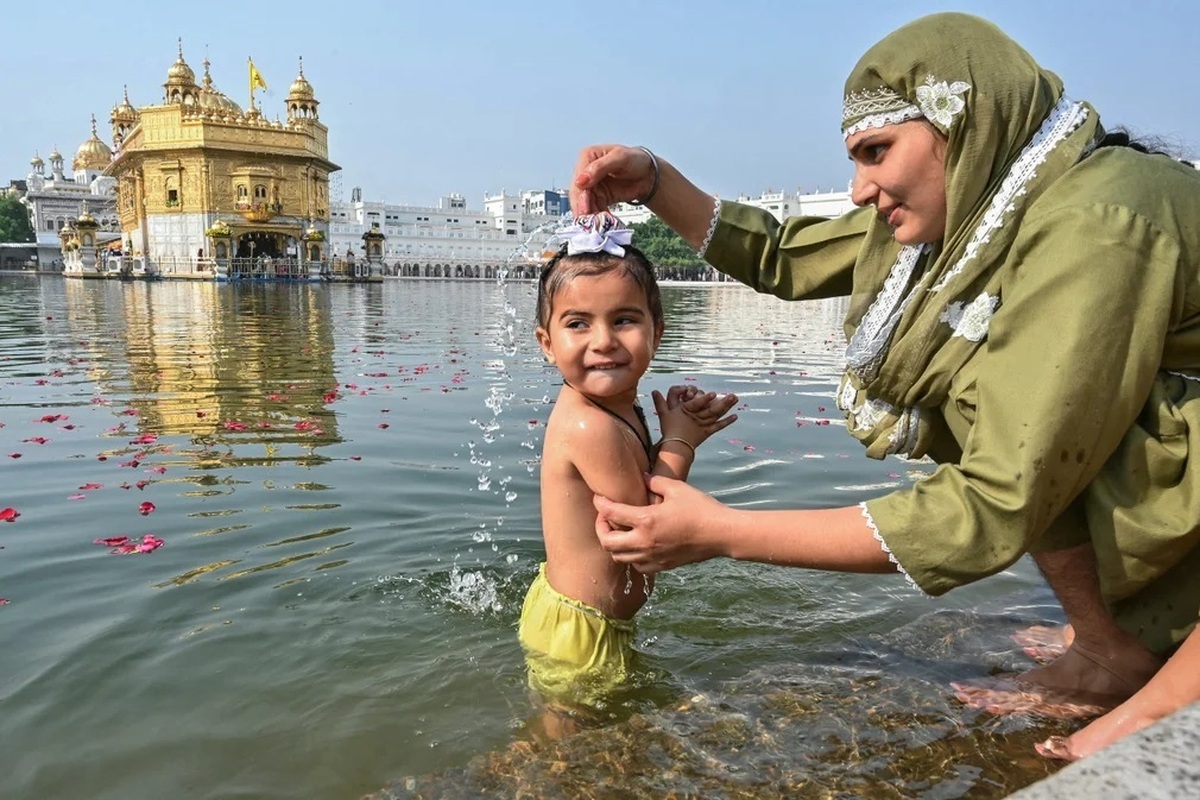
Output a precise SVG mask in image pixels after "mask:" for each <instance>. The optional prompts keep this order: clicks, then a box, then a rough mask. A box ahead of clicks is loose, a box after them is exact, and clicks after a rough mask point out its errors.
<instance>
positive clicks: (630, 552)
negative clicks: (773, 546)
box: [593, 475, 729, 575]
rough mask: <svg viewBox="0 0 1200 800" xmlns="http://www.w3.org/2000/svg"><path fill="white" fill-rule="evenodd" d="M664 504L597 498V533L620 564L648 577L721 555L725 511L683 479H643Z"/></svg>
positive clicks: (659, 477) (606, 548)
mask: <svg viewBox="0 0 1200 800" xmlns="http://www.w3.org/2000/svg"><path fill="white" fill-rule="evenodd" d="M646 486H647V487H648V488H649V489H650V492H651V493H653V494H656V495H658V496H660V497H661V498H662V502H660V503H659V504H657V505H649V506H629V505H624V504H623V503H614V502H613V501H611V500H609V499H607V498H604V497H601V496H599V495H596V497H595V499H594V501H593V502H594V503H595V506H596V512H597V513H596V535H597V536H598V537H599V538H600V544H601V546H603V547H604V549H605V550H608V552H609V553H610V554H611V555H612V557H613V560H614V561H616V562H618V563H620V564H632V565H633V566H634V567H635V568H636V569H637V570H638V572H641V573H643V574H645V575H652V574H654V573H656V572H662V571H663V570H668V569H674V568H675V567H678V566H681V565H683V564H693V563H695V562H697V561H707V560H708V559H710V558H715V557H716V556H720V555H724V552H723V550H722V543H721V542H720V534H721V531H722V529H723V523H722V521H721V519H722V516H723V515H724V514H726V513H728V512H729V509H728V508H727V507H726V506H724V505H722V504H721V503H719V502H717V501H716V500H714V499H713V498H711V497H709V496H708V495H707V494H705V493H704V492H702V491H700V490H699V489H695V488H693V487H691V486H688V485H687V484H686V483H684V482H683V481H677V480H672V479H670V478H664V477H661V476H657V475H656V476H654V477H652V478H649V479H648V480H647V481H646Z"/></svg>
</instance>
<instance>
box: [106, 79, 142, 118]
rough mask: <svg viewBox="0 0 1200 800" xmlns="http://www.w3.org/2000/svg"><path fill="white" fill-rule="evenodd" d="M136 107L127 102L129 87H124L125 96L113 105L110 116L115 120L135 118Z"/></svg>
mask: <svg viewBox="0 0 1200 800" xmlns="http://www.w3.org/2000/svg"><path fill="white" fill-rule="evenodd" d="M137 115H138V113H137V109H136V108H134V107H133V104H132V103H130V102H129V87H128V86H126V87H125V97H124V98H123V99H122V100H121V102H120V103H118V104H117V105H115V106H113V110H112V115H111V118H112V120H113V121H114V122H115V121H116V120H134V119H137Z"/></svg>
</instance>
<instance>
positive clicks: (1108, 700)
mask: <svg viewBox="0 0 1200 800" xmlns="http://www.w3.org/2000/svg"><path fill="white" fill-rule="evenodd" d="M1162 664H1163V660H1162V659H1161V658H1159V657H1158V656H1156V655H1154V654H1153V653H1151V652H1150V651H1149V650H1148V649H1146V647H1145V646H1144V645H1142V644H1141V643H1140V642H1138V641H1137V640H1136V639H1133V637H1130V641H1128V642H1124V643H1122V646H1121V647H1119V648H1113V650H1112V651H1111V652H1109V653H1103V652H1098V651H1096V650H1093V649H1091V648H1090V647H1087V646H1085V645H1083V644H1082V643H1080V642H1073V643H1072V644H1071V646H1070V647H1068V648H1067V650H1066V652H1065V653H1063V655H1062V656H1060V657H1059V658H1057V659H1055V660H1054V661H1053V662H1051V663H1050V664H1048V665H1046V666H1043V667H1037V668H1036V669H1031V670H1029V671H1028V672H1023V673H1021V674H1020V675H1009V676H997V677H994V678H983V679H979V680H974V681H964V682H960V683H953V684H951V686H953V687H954V690H955V694H956V696H957V697H958V700H959V701H960V702H961V703H963V704H964V705H967V706H971V707H972V708H981V709H984V710H986V711H988V712H990V713H992V714H1037V715H1039V716H1044V717H1054V718H1058V719H1081V718H1086V717H1094V716H1097V715H1100V714H1103V713H1105V712H1106V711H1109V710H1111V709H1113V708H1116V707H1117V706H1118V705H1120V704H1121V703H1123V702H1125V701H1126V700H1127V699H1129V698H1130V697H1131V696H1132V695H1133V694H1134V693H1135V692H1137V691H1138V690H1139V689H1141V688H1142V686H1144V685H1145V684H1146V682H1147V681H1149V680H1150V678H1152V677H1153V676H1154V674H1155V673H1156V672H1158V670H1159V669H1160V668H1161V667H1162Z"/></svg>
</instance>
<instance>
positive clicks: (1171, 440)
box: [704, 148, 1200, 652]
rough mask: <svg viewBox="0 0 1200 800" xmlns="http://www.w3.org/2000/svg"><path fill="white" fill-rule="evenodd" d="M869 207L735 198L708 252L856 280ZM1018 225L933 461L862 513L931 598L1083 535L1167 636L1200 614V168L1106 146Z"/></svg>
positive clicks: (765, 284)
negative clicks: (813, 210) (805, 212)
mask: <svg viewBox="0 0 1200 800" xmlns="http://www.w3.org/2000/svg"><path fill="white" fill-rule="evenodd" d="M872 214H873V210H872V209H862V210H859V211H856V212H853V213H851V214H848V215H846V216H844V217H842V218H840V219H836V220H818V219H813V218H791V219H788V220H786V221H785V222H784V223H783V224H782V225H780V224H779V223H777V222H775V220H774V219H773V218H772V217H771V216H770V215H769V214H767V213H766V212H763V211H760V210H758V209H754V208H750V207H747V206H742V205H738V204H735V203H723V204H722V205H721V209H720V215H719V220H718V224H717V226H716V228H715V230H714V233H713V236H712V238H711V241H710V243H709V247H708V248H707V250H706V251H705V254H704V255H705V258H706V259H707V260H708V261H709V263H711V264H712V265H713V266H715V267H717V268H718V269H720V270H722V271H723V272H726V273H728V274H729V275H731V276H733V277H734V278H736V279H738V280H740V281H742V282H743V283H746V284H748V285H750V286H752V287H754V288H755V289H757V290H758V291H760V292H769V293H773V294H775V295H777V296H779V297H783V298H785V299H801V298H815V297H825V296H831V295H838V294H847V293H850V292H852V291H854V290H855V289H858V290H859V291H863V290H865V289H866V288H867V287H863V286H856V282H857V279H858V278H860V276H857V275H855V274H854V264H855V259H856V257H857V255H858V250H859V246H860V244H861V242H862V241H863V240H864V237H865V234H866V231H867V225H868V222H869V221H870V218H871V215H872ZM1013 224H1018V225H1019V228H1018V230H1017V235H1016V239H1015V241H1014V244H1013V246H1012V248H1011V249H1010V250H1009V253H1008V255H1007V257H1006V259H1005V262H1004V267H1003V268H1002V269H1001V271H1000V272H1001V274H1003V275H1005V278H1004V280H1003V282H1002V283H1001V285H1000V290H999V296H1000V300H999V306H998V308H996V310H995V312H994V315H993V316H992V318H991V320H990V325H989V327H988V329H987V337H986V339H985V340H984V342H983V343H982V345H981V346H980V347H979V348H978V350H977V351H976V352H975V354H974V355H973V356H972V357H971V358H970V360H969V361H967V363H966V364H965V365H964V366H963V367H962V368H961V369H960V370H958V372H957V373H956V374H955V375H954V376H953V377H952V378H951V380H950V388H949V391H948V396H947V397H946V399H945V401H944V402H943V403H942V404H941V405H940V407H938V408H936V409H926V413H930V415H931V416H932V417H933V418H934V424H935V426H936V429H937V430H938V434H937V435H936V438H935V444H934V446H933V447H932V448H931V454H932V455H933V456H934V457H935V458H936V459H937V460H938V461H939V462H941V464H940V466H939V467H938V469H937V470H936V471H935V472H934V473H933V474H932V475H931V476H930V477H929V478H928V479H926V480H923V481H921V482H920V483H918V484H916V485H915V486H913V487H912V488H910V489H906V490H902V491H897V492H894V493H892V494H889V495H886V496H884V497H880V498H877V499H874V500H870V501H868V502H867V503H865V504H864V508H865V512H866V513H867V514H868V519H869V520H870V521H871V522H872V523H873V525H874V526H875V527H876V529H877V531H878V533H879V536H880V538H881V539H882V541H883V543H884V546H885V548H886V549H887V550H888V551H889V552H890V553H891V554H892V556H893V557H894V558H895V560H896V561H897V562H898V563H899V565H900V567H901V569H903V570H904V572H905V573H906V574H907V575H908V576H909V577H910V578H911V579H912V580H913V581H914V582H915V583H916V584H917V585H918V586H919V587H920V588H921V589H922V590H924V591H925V592H927V593H929V594H935V595H936V594H941V593H943V592H945V591H947V590H949V589H951V588H953V587H955V586H960V585H962V584H965V583H970V582H972V581H975V580H978V579H979V578H982V577H985V576H987V575H992V574H994V573H996V572H999V571H1000V570H1003V569H1005V568H1006V567H1008V566H1009V565H1011V564H1012V563H1014V562H1015V561H1016V560H1017V559H1018V558H1020V556H1021V555H1022V554H1024V553H1026V552H1029V551H1038V550H1053V549H1060V548H1063V547H1068V546H1070V545H1073V544H1079V543H1082V542H1084V541H1087V540H1088V539H1089V538H1090V540H1091V542H1092V544H1093V545H1094V546H1095V548H1096V553H1097V557H1098V561H1099V570H1100V579H1101V587H1102V591H1103V593H1104V596H1105V598H1106V599H1107V600H1108V601H1109V603H1110V605H1111V606H1112V608H1113V612H1114V615H1115V616H1116V618H1117V620H1118V622H1120V623H1121V624H1122V625H1123V626H1125V627H1126V628H1127V629H1129V630H1131V631H1132V632H1134V633H1136V634H1138V635H1139V636H1140V637H1141V638H1142V639H1143V641H1145V642H1146V643H1147V644H1148V645H1149V646H1150V647H1151V648H1152V649H1154V650H1156V651H1160V652H1161V651H1164V650H1167V649H1169V648H1170V647H1171V646H1172V645H1173V644H1176V643H1178V642H1179V641H1181V640H1182V639H1183V638H1184V637H1186V635H1187V634H1188V633H1189V632H1190V630H1191V628H1192V627H1193V626H1194V625H1195V624H1196V621H1197V618H1198V617H1200V547H1198V546H1197V545H1198V543H1200V464H1198V463H1196V459H1194V458H1193V459H1191V461H1190V462H1189V458H1188V456H1189V454H1194V453H1200V449H1197V448H1200V275H1198V273H1200V172H1197V171H1196V170H1194V169H1191V168H1189V167H1187V166H1186V165H1183V164H1180V163H1178V162H1174V161H1172V160H1171V159H1169V158H1166V157H1163V156H1146V155H1143V154H1140V153H1137V152H1135V151H1133V150H1130V149H1126V148H1104V149H1101V150H1099V151H1097V152H1095V153H1094V154H1092V155H1091V156H1089V157H1087V158H1086V159H1084V160H1083V161H1082V162H1080V163H1079V164H1078V165H1077V166H1075V167H1073V168H1071V169H1070V170H1069V171H1067V172H1066V174H1064V175H1063V176H1062V177H1061V178H1059V179H1058V180H1057V181H1056V182H1055V183H1054V184H1053V185H1052V186H1051V187H1049V188H1048V189H1047V190H1046V191H1045V192H1044V193H1043V194H1042V195H1041V196H1040V197H1038V198H1037V200H1036V201H1035V202H1034V203H1033V204H1032V205H1031V206H1030V207H1029V208H1028V209H1027V210H1026V212H1025V213H1024V215H1023V216H1022V217H1021V218H1020V219H1019V220H1018V221H1017V222H1015V223H1013ZM1184 375H1191V376H1194V377H1184Z"/></svg>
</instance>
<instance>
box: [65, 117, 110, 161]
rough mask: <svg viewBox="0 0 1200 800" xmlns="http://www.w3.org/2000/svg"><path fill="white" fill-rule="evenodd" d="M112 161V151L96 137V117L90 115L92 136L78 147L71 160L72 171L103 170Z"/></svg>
mask: <svg viewBox="0 0 1200 800" xmlns="http://www.w3.org/2000/svg"><path fill="white" fill-rule="evenodd" d="M111 161H112V150H111V149H109V146H108V145H106V144H105V143H104V142H102V141H100V137H99V136H97V135H96V115H95V114H93V115H92V135H91V138H89V139H88V140H87V141H86V142H84V143H83V144H81V145H79V149H78V150H76V151H75V158H73V159H72V160H71V166H72V167H73V168H74V169H77V170H80V169H101V170H102V169H104V168H105V167H107V166H108V164H109V162H111Z"/></svg>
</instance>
